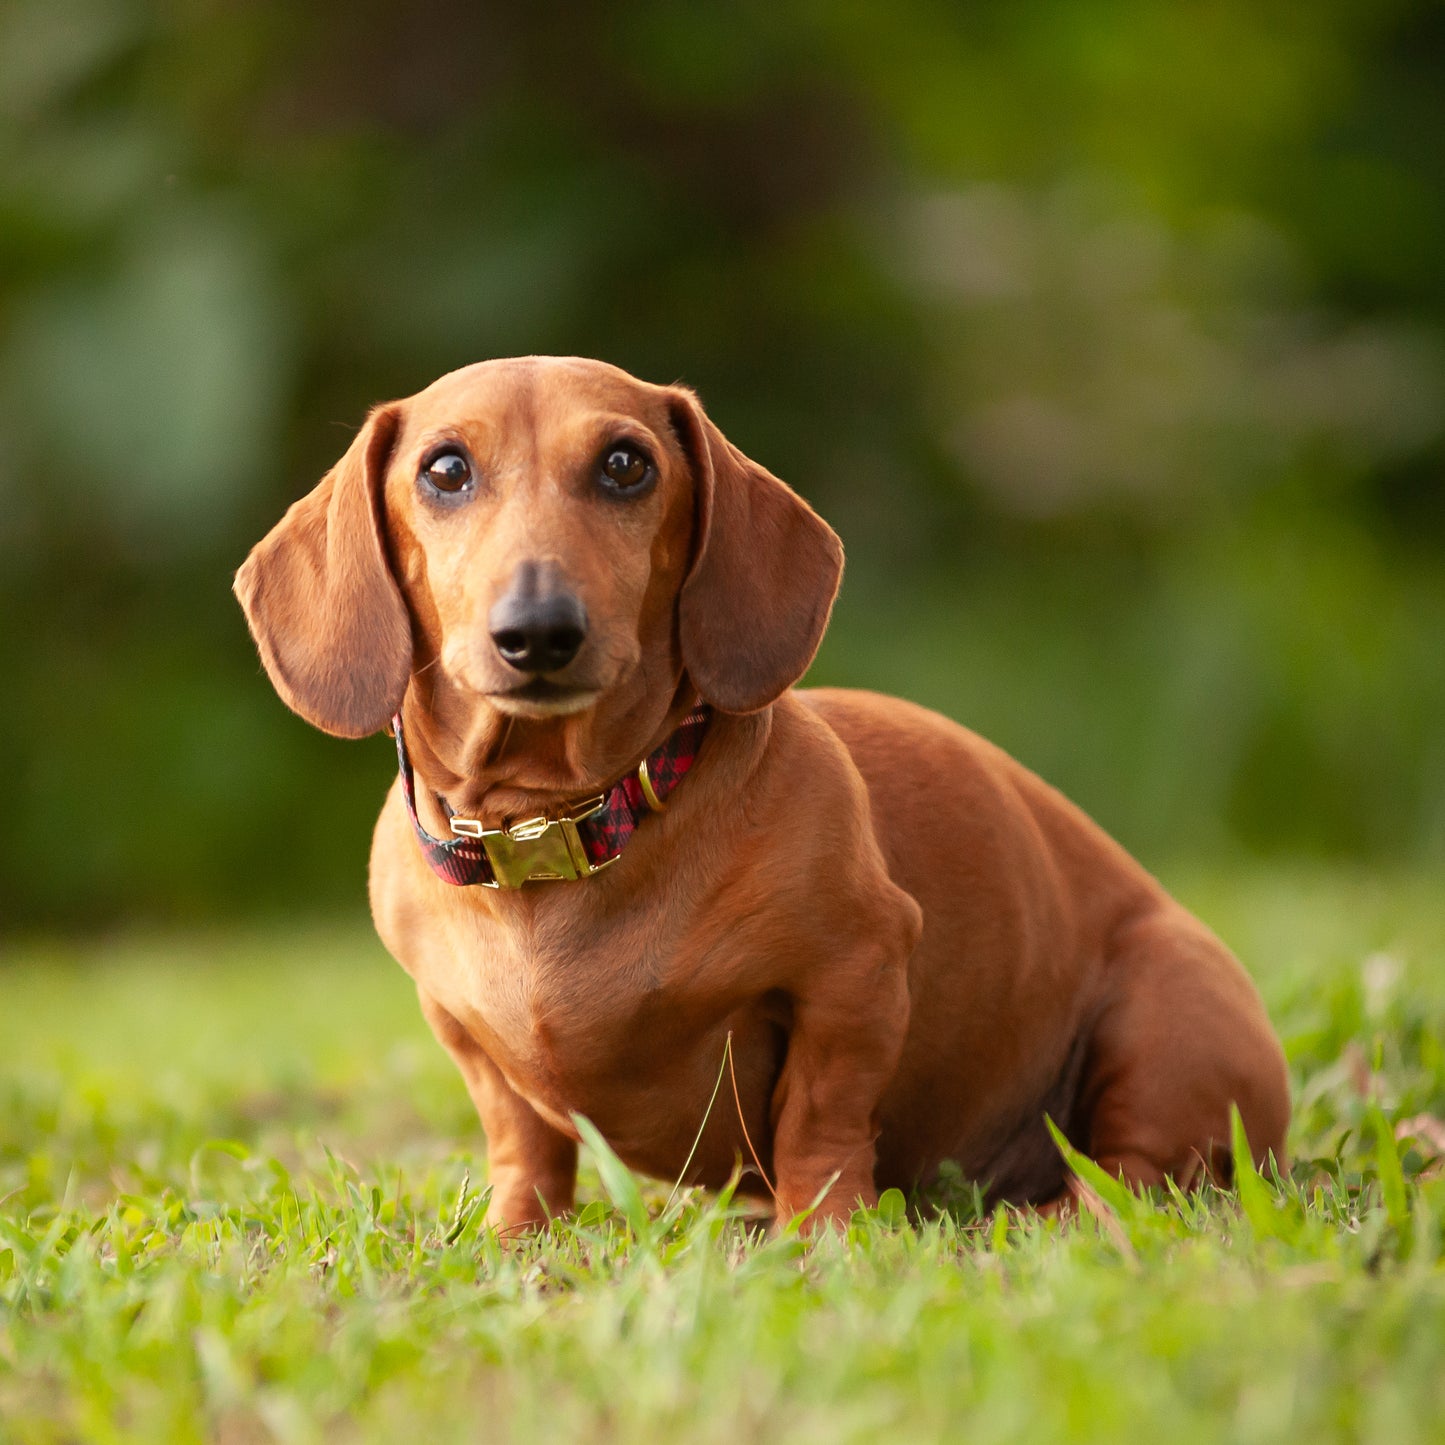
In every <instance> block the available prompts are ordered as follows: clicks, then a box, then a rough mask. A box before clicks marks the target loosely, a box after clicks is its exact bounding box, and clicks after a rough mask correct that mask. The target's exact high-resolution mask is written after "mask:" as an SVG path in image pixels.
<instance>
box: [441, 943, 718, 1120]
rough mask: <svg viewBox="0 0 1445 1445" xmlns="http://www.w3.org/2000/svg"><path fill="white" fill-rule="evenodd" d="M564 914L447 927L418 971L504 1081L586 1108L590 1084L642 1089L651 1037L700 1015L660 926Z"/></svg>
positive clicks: (667, 1034) (651, 1060) (661, 1037)
mask: <svg viewBox="0 0 1445 1445" xmlns="http://www.w3.org/2000/svg"><path fill="white" fill-rule="evenodd" d="M569 922H570V921H569V920H567V919H565V918H564V919H562V920H560V921H558V922H553V921H551V920H543V921H540V922H539V921H537V920H536V919H530V920H527V922H526V923H525V924H523V925H520V926H518V925H515V924H506V923H498V922H496V921H495V920H487V921H485V922H482V923H478V922H471V923H470V924H462V925H460V926H456V927H453V928H452V929H449V930H448V933H449V934H450V938H449V940H448V944H449V946H447V947H446V948H444V949H442V950H440V951H439V953H438V956H437V957H436V958H435V959H434V962H433V965H432V967H431V968H428V969H427V974H428V975H429V976H425V977H424V976H420V975H419V976H418V980H417V981H418V982H419V983H420V984H421V985H422V987H423V988H426V989H427V990H428V992H431V993H433V996H435V997H437V998H438V999H439V1000H440V1001H441V1002H442V1003H443V1004H444V1006H445V1007H446V1008H447V1009H448V1011H449V1012H450V1013H452V1014H453V1015H454V1016H455V1017H456V1018H458V1019H459V1020H461V1021H462V1022H463V1023H464V1024H465V1026H466V1027H467V1028H468V1030H469V1031H470V1032H471V1033H472V1034H473V1036H474V1037H475V1038H477V1040H478V1042H480V1043H481V1044H482V1046H483V1047H484V1048H485V1049H486V1050H487V1052H488V1054H489V1055H490V1056H491V1057H492V1059H493V1061H494V1062H495V1063H496V1064H497V1065H498V1066H499V1067H500V1068H501V1069H502V1071H503V1073H505V1074H506V1075H507V1076H508V1078H509V1080H510V1081H511V1082H512V1083H513V1085H514V1087H517V1088H518V1089H519V1090H520V1091H521V1092H522V1093H524V1094H525V1095H526V1096H528V1097H530V1098H533V1099H534V1100H535V1101H537V1102H540V1103H543V1104H545V1105H546V1106H547V1107H548V1108H549V1109H550V1110H552V1111H554V1112H562V1113H566V1112H568V1111H570V1110H572V1109H583V1110H584V1111H585V1109H586V1108H587V1107H588V1105H589V1103H591V1102H594V1101H595V1096H596V1095H597V1094H598V1093H599V1092H601V1093H609V1092H612V1091H616V1090H629V1089H631V1088H639V1087H646V1085H647V1083H648V1081H649V1079H650V1078H651V1077H652V1076H653V1075H654V1074H655V1073H656V1071H657V1066H658V1060H659V1054H658V1052H657V1046H658V1045H660V1044H662V1043H663V1042H664V1041H665V1040H666V1039H668V1038H673V1037H674V1036H677V1035H679V1034H683V1033H687V1032H690V1031H691V1030H690V1027H689V1021H695V1020H700V1018H701V1017H705V1016H706V1015H707V1014H708V1013H709V1012H710V1010H708V1008H707V1007H706V1003H705V1001H704V1000H700V999H699V997H698V990H697V988H696V986H695V984H690V983H689V981H688V980H687V978H686V977H685V976H684V973H683V971H682V970H681V969H679V968H678V966H677V943H676V940H675V939H674V938H672V937H670V936H669V934H668V932H667V931H666V930H659V929H656V928H653V929H648V928H645V927H639V926H638V924H637V923H636V922H635V921H629V922H628V923H626V924H623V925H617V926H612V927H608V926H605V925H603V926H600V927H599V926H598V925H597V924H596V923H595V922H594V923H592V924H591V925H590V926H589V927H588V928H587V929H586V930H583V929H580V928H577V927H572V926H569ZM674 1041H675V1042H678V1043H680V1042H681V1039H680V1038H674Z"/></svg>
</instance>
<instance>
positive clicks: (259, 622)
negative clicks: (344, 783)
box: [235, 406, 411, 738]
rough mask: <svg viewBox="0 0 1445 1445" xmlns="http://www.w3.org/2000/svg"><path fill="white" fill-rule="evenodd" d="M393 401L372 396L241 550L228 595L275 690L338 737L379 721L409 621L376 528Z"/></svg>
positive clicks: (394, 417) (397, 672) (406, 650)
mask: <svg viewBox="0 0 1445 1445" xmlns="http://www.w3.org/2000/svg"><path fill="white" fill-rule="evenodd" d="M399 422H400V413H399V411H398V409H397V408H396V407H394V406H383V407H378V408H377V409H376V410H375V411H373V412H372V413H371V415H370V416H369V417H368V418H367V421H366V425H365V426H364V427H362V429H361V431H360V432H359V433H358V434H357V436H356V439H355V441H353V442H352V443H351V445H350V447H348V448H347V451H346V455H345V456H343V457H342V458H341V460H340V461H339V462H337V464H336V465H335V466H334V467H332V469H331V470H330V471H329V472H327V474H326V475H325V476H324V477H323V478H322V479H321V482H320V484H319V485H318V486H317V487H316V488H315V490H314V491H311V492H309V493H308V494H307V495H306V496H304V497H302V498H301V500H300V501H299V502H297V503H296V504H295V505H294V506H293V507H292V508H291V509H290V510H289V511H288V512H287V513H286V515H285V516H284V517H282V518H281V520H280V521H279V522H278V523H277V524H276V525H275V526H274V527H273V528H272V529H271V531H270V532H268V533H267V535H266V536H265V537H263V538H262V539H261V541H260V542H258V543H257V544H256V546H255V547H254V548H252V550H251V555H250V556H249V557H247V558H246V561H245V563H244V565H243V566H242V567H241V570H240V571H239V572H237V573H236V587H235V590H236V596H237V597H238V598H240V601H241V606H242V608H244V609H245V613H246V621H247V623H248V624H249V626H250V628H251V635H252V637H254V638H255V639H256V646H257V648H258V649H259V650H260V653H261V661H262V663H263V664H264V665H265V668H266V672H267V673H268V675H269V676H270V678H271V681H272V683H274V684H275V687H276V691H277V692H278V693H280V694H281V699H282V701H283V702H284V703H285V704H286V705H287V707H289V708H291V709H292V710H293V711H294V712H297V713H299V714H300V715H301V716H302V717H304V718H305V719H306V721H307V722H309V723H314V724H315V725H316V726H317V727H319V728H321V729H322V731H324V732H328V733H335V734H336V735H337V736H338V737H344V738H359V737H365V736H366V735H367V734H368V733H374V732H378V731H380V729H382V728H383V727H385V726H386V724H387V722H388V721H390V719H391V716H392V714H393V713H394V712H395V711H396V710H397V708H398V707H400V706H401V700H402V697H403V695H404V694H405V692H406V686H407V682H408V680H409V679H410V676H411V622H410V619H409V617H408V615H407V610H406V604H405V603H404V602H403V601H402V596H401V592H400V591H399V590H398V588H397V585H396V581H395V579H394V578H393V577H392V574H391V568H390V565H389V564H388V562H387V555H386V545H385V543H384V541H383V538H382V502H381V490H382V483H383V480H384V478H385V475H386V464H387V461H388V459H389V457H390V455H391V449H392V445H393V443H394V442H395V440H396V433H397V428H398V425H399Z"/></svg>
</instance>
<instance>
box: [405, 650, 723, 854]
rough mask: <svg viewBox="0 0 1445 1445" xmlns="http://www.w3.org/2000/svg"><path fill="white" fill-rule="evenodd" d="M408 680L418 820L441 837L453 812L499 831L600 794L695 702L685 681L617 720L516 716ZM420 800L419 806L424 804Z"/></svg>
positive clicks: (583, 715) (603, 712) (602, 712)
mask: <svg viewBox="0 0 1445 1445" xmlns="http://www.w3.org/2000/svg"><path fill="white" fill-rule="evenodd" d="M421 682H422V679H421V678H416V677H414V678H413V680H412V685H411V687H410V688H409V689H408V691H407V695H406V700H405V702H404V704H403V707H402V719H403V723H404V726H405V731H406V740H407V749H408V752H409V754H410V756H411V761H412V767H413V769H414V771H415V775H416V779H417V784H418V787H417V792H418V804H419V806H420V807H422V810H423V813H424V814H429V815H430V816H429V817H424V821H428V822H430V823H431V824H432V825H433V826H434V828H435V827H442V828H443V831H444V823H445V813H444V810H443V809H442V808H441V807H440V806H439V804H438V802H437V801H436V800H444V801H445V804H446V806H447V807H448V808H449V809H450V810H451V811H452V812H453V813H458V814H461V815H463V816H465V817H469V818H476V819H479V820H480V821H482V822H483V823H485V824H487V825H488V826H493V827H502V826H505V825H507V824H509V823H510V822H512V821H515V820H516V819H518V818H526V817H533V816H538V815H546V816H550V815H552V814H554V813H558V812H561V811H564V810H565V809H566V807H567V805H568V804H570V803H573V802H575V801H576V800H578V799H579V798H584V797H588V796H591V795H593V794H596V793H598V792H601V791H602V790H604V789H605V788H607V787H608V786H610V785H611V784H612V783H614V782H615V781H616V780H617V779H618V778H620V777H622V776H623V775H624V774H626V773H628V772H630V771H631V770H633V769H634V768H636V766H637V764H638V763H639V762H640V761H641V760H642V759H643V758H645V757H646V756H647V755H648V754H649V753H651V752H652V751H653V750H654V749H655V748H657V747H658V746H659V745H660V744H661V742H662V741H663V740H664V739H665V738H666V737H667V736H668V734H669V733H671V732H672V730H673V729H674V728H675V727H676V726H677V725H678V723H680V722H681V721H682V719H683V718H684V717H685V716H686V715H687V713H688V712H689V711H690V710H691V709H692V708H693V707H694V706H695V705H696V703H697V693H696V691H695V689H693V687H692V686H691V684H690V683H689V682H688V680H687V679H686V678H683V679H681V680H680V682H679V683H678V684H677V686H676V688H675V690H674V693H673V696H672V701H671V703H670V704H669V705H668V707H667V708H666V710H665V711H664V712H662V713H661V714H659V713H658V712H657V708H656V706H655V704H654V705H653V706H651V707H639V708H637V709H634V710H633V711H632V712H628V711H626V710H623V711H622V712H621V715H618V714H617V713H616V712H615V711H614V710H610V709H605V708H603V707H595V708H588V709H586V710H585V711H583V712H578V713H570V714H568V715H566V716H562V717H553V718H522V717H512V716H509V715H507V714H505V713H502V712H500V711H499V710H498V709H497V708H495V707H494V706H492V705H491V704H490V703H489V702H487V700H486V699H485V698H477V697H475V696H474V695H471V696H468V695H463V694H459V692H458V690H457V689H455V688H453V687H450V686H442V687H438V686H435V685H433V686H430V687H428V686H422V685H419V684H421ZM423 800H425V801H423Z"/></svg>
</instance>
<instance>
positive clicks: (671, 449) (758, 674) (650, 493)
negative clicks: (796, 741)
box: [236, 357, 842, 747]
mask: <svg viewBox="0 0 1445 1445" xmlns="http://www.w3.org/2000/svg"><path fill="white" fill-rule="evenodd" d="M841 569H842V548H841V545H840V543H839V541H838V539H837V537H836V536H835V535H834V534H833V532H832V531H831V529H830V528H829V527H828V526H827V525H826V524H825V523H824V522H823V521H822V520H821V519H820V518H819V517H818V516H817V515H816V514H815V513H814V512H813V511H812V510H811V509H810V508H809V507H808V506H807V504H806V503H805V502H803V501H802V499H801V498H799V497H798V496H797V495H796V494H795V493H793V492H792V491H790V490H789V489H788V488H787V487H786V486H785V485H784V484H783V483H782V482H780V481H779V480H778V479H777V478H776V477H774V476H772V475H771V474H770V473H769V472H767V471H766V470H764V469H763V468H762V467H760V466H758V465H757V464H756V463H755V462H752V461H749V460H748V458H747V457H745V456H743V454H742V453H741V452H739V451H738V450H737V448H735V447H733V446H732V445H731V444H730V443H729V442H728V441H727V440H726V439H725V438H724V437H723V436H722V434H721V433H720V432H719V431H718V429H717V428H716V427H715V426H714V425H713V424H712V422H711V421H709V420H708V418H707V417H706V415H705V414H704V413H703V411H702V408H701V406H700V405H699V403H698V401H697V399H696V397H695V396H694V395H693V394H692V393H691V392H689V391H687V390H685V389H683V388H680V387H662V386H652V385H648V384H646V383H644V382H641V381H638V380H636V379H635V378H633V377H631V376H629V375H627V374H626V373H625V372H622V371H619V370H618V369H617V368H615V367H612V366H607V365H605V364H603V363H601V362H596V361H584V360H578V359H564V358H544V357H527V358H521V359H516V360H509V361H491V362H483V363H480V364H478V365H476V366H470V367H466V368H464V369H463V370H460V371H456V372H452V373H451V374H450V375H447V376H444V377H442V378H441V379H440V380H439V381H437V382H435V383H434V384H433V385H431V386H429V387H428V388H427V389H426V390H425V391H423V392H420V393H419V394H418V395H416V396H414V397H411V398H410V399H408V400H405V401H400V402H393V403H389V404H387V405H384V406H380V407H377V408H376V409H375V410H374V411H373V412H372V413H371V415H370V417H369V418H368V419H367V421H366V424H365V426H364V427H363V428H362V430H361V432H360V433H359V434H358V436H357V437H356V439H355V440H354V441H353V443H352V444H351V446H350V448H349V449H348V450H347V452H346V454H345V456H343V457H342V458H341V460H340V461H339V462H338V463H337V464H336V465H335V466H334V467H333V468H332V469H331V471H330V472H328V473H327V475H326V476H325V477H324V478H323V479H322V481H321V483H320V484H319V485H318V486H317V487H316V488H315V489H314V490H313V491H312V492H310V493H309V494H308V495H307V496H305V497H303V498H302V499H301V500H300V501H299V502H297V503H296V504H295V505H294V506H293V507H292V508H291V509H290V510H289V511H288V512H287V513H286V515H285V516H284V517H283V518H282V520H281V521H280V522H279V523H278V524H277V526H276V527H275V528H274V529H273V530H272V531H271V532H270V533H269V534H268V535H267V536H266V537H265V538H264V539H263V540H262V541H261V542H260V543H258V544H257V546H256V547H255V548H254V549H253V551H252V552H251V555H250V556H249V557H248V558H247V560H246V562H245V564H244V566H242V568H241V569H240V571H239V572H238V574H237V576H236V594H237V596H238V597H239V598H240V601H241V605H242V607H243V608H244V609H245V613H246V619H247V621H248V623H249V625H250V628H251V632H252V635H253V636H254V638H255V640H256V643H257V646H258V648H259V650H260V654H261V659H262V662H263V663H264V665H265V668H266V671H267V673H268V674H269V675H270V677H271V680H272V682H273V683H274V684H275V687H276V690H277V691H278V692H279V693H280V695H281V697H282V699H283V700H284V701H285V702H286V703H287V705H288V706H289V707H291V708H292V709H293V710H294V711H296V712H297V713H299V714H300V715H301V716H302V717H304V718H305V719H306V720H307V721H309V722H311V723H313V724H315V725H316V726H317V727H319V728H322V729H323V730H325V731H326V732H330V733H335V734H337V735H339V736H343V737H361V736H364V735H365V734H368V733H372V732H376V731H378V730H379V729H381V728H383V727H384V726H385V725H386V724H387V722H388V721H389V719H390V718H391V716H392V715H393V713H395V712H396V711H397V710H398V708H399V707H400V706H401V704H402V700H403V697H404V696H405V694H406V692H407V689H408V687H409V686H415V687H417V688H418V690H419V691H421V692H423V693H424V695H425V702H426V705H427V707H428V708H429V709H430V710H432V711H435V710H436V709H438V708H442V709H449V710H450V711H451V712H452V713H454V714H460V713H461V712H465V711H469V712H472V713H474V712H476V710H481V712H482V713H483V714H487V715H490V716H492V717H493V718H494V719H495V718H502V719H508V720H511V722H512V723H513V724H515V723H517V722H518V721H521V722H522V723H524V724H525V725H527V726H529V727H535V728H549V727H550V728H554V729H555V728H559V727H565V726H566V725H567V724H568V722H569V720H572V719H583V718H587V719H590V720H591V722H592V724H593V729H592V730H593V731H594V732H595V731H596V725H597V724H598V722H599V720H600V722H601V723H602V724H603V726H604V729H605V730H607V731H615V730H616V729H618V728H621V729H622V730H623V731H624V732H627V733H631V734H635V737H634V738H633V739H632V745H633V746H634V747H639V746H641V745H642V743H643V742H645V741H646V740H647V738H648V737H650V736H651V734H652V732H653V731H654V730H655V729H656V728H657V727H658V726H659V725H660V724H661V723H662V721H663V720H664V718H665V717H666V716H667V715H668V711H669V708H670V707H671V706H672V705H673V702H674V699H675V697H676V696H677V695H678V694H679V692H680V691H681V690H685V689H686V687H687V683H688V682H690V683H691V688H692V689H693V690H695V692H696V694H697V695H698V696H700V697H701V698H702V699H703V700H705V701H707V702H709V703H711V704H712V705H714V706H715V707H717V708H719V709H720V710H722V711H725V712H750V711H755V710H757V709H759V708H762V707H765V706H767V704H769V703H770V702H772V701H773V700H774V699H775V698H776V697H777V696H778V695H779V694H780V693H782V692H783V691H784V690H785V689H786V688H788V687H789V686H791V685H792V684H793V683H794V682H796V681H797V680H798V678H799V677H801V676H802V674H803V672H804V671H805V670H806V669H807V667H808V664H809V663H810V662H811V660H812V658H813V654H814V653H815V651H816V650H817V647H818V643H819V641H820V640H821V638H822V635H823V631H824V628H825V627H826V625H827V620H828V614H829V612H830V610H831V607H832V603H833V598H834V595H835V594H836V591H837V587H838V581H839V577H840V574H841ZM470 726H471V725H470V724H464V723H463V722H462V721H461V720H460V718H459V717H458V718H457V720H456V722H455V726H454V729H453V730H454V731H467V730H468V728H469V727H470ZM639 740H640V741H639Z"/></svg>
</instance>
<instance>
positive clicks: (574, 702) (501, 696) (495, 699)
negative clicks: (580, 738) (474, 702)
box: [489, 677, 599, 718]
mask: <svg viewBox="0 0 1445 1445" xmlns="http://www.w3.org/2000/svg"><path fill="white" fill-rule="evenodd" d="M598 694H599V689H597V688H590V687H567V686H565V685H564V684H563V683H560V682H548V681H547V679H546V678H545V677H534V678H533V679H532V680H531V681H530V682H525V683H523V684H522V685H521V687H512V688H507V689H506V690H505V691H502V692H494V693H490V694H489V697H490V698H491V701H492V705H493V706H494V707H495V708H496V709H497V711H498V712H504V713H507V714H509V715H510V716H511V717H530V718H543V717H566V716H567V715H568V714H569V713H574V712H583V711H585V710H586V709H587V708H589V707H591V706H592V704H593V703H594V702H596V701H597V698H598Z"/></svg>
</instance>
